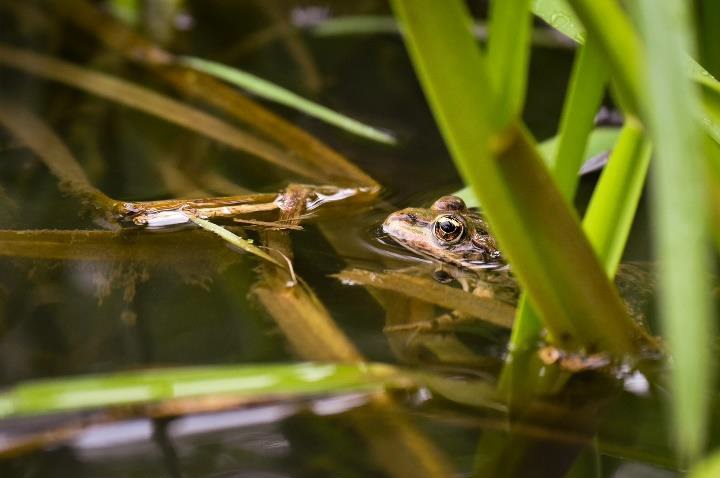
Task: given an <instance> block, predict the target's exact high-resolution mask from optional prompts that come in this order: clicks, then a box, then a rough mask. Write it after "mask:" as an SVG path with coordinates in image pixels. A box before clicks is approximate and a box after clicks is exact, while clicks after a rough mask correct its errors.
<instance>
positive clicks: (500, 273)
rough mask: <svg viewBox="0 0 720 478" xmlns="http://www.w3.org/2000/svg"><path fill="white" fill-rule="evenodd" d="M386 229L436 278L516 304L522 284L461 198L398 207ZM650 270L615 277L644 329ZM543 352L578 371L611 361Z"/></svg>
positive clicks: (625, 267)
mask: <svg viewBox="0 0 720 478" xmlns="http://www.w3.org/2000/svg"><path fill="white" fill-rule="evenodd" d="M381 230H382V232H383V234H384V235H385V236H387V237H388V238H389V239H390V240H391V241H393V242H394V243H395V244H397V245H399V246H401V247H403V248H405V249H406V250H408V251H410V252H411V253H413V254H414V255H415V256H419V257H421V258H424V259H426V260H430V261H431V262H434V263H435V264H437V266H436V268H435V270H434V272H433V277H434V278H435V279H436V280H439V281H440V282H447V283H449V282H452V281H455V280H456V281H457V282H458V283H459V284H460V285H461V286H462V288H463V290H465V291H466V292H470V293H474V294H479V295H484V296H486V297H490V298H493V299H498V300H502V301H505V302H508V303H510V304H512V305H513V306H515V305H517V299H518V296H519V287H518V285H517V282H516V281H515V279H514V277H513V276H512V271H511V268H510V266H509V265H508V263H507V261H506V260H505V258H504V256H503V254H502V251H501V250H500V247H499V245H498V243H497V241H496V239H495V237H494V236H493V233H492V230H491V228H490V225H489V224H488V222H487V220H486V219H485V217H484V216H483V215H482V213H481V212H480V211H478V210H476V209H473V208H468V207H467V206H466V204H465V202H464V201H463V200H462V199H461V198H460V197H457V196H453V195H448V196H442V197H440V198H439V199H437V200H436V201H435V202H433V203H432V205H431V206H430V207H429V208H412V207H411V208H405V209H401V210H398V211H395V212H393V213H391V214H390V215H388V216H387V218H386V219H385V221H384V222H383V224H382V226H381ZM651 269H652V268H651V266H650V265H649V264H641V263H626V264H621V266H620V268H619V270H618V274H617V276H616V281H615V282H616V286H617V287H618V290H619V292H620V294H621V296H622V297H623V299H624V302H625V306H626V309H627V311H628V313H629V314H630V315H631V317H633V318H634V319H635V321H636V322H637V323H638V324H639V325H641V326H642V327H643V329H647V327H646V325H645V322H646V317H645V313H646V310H647V306H648V304H649V302H650V299H651V297H652V291H653V290H654V281H653V274H652V271H651ZM499 291H501V293H499ZM502 292H504V293H502ZM466 319H467V317H463V316H462V315H461V314H458V313H456V312H452V313H451V314H449V315H448V314H444V315H443V316H441V317H440V318H438V319H436V320H435V321H434V323H433V324H417V323H415V324H408V325H406V326H405V325H401V326H394V327H392V329H391V331H398V330H408V329H414V330H416V331H421V332H428V331H430V330H437V328H438V324H452V323H455V324H457V323H458V322H459V321H461V320H466ZM386 329H387V328H386ZM540 357H541V359H542V360H543V361H545V362H546V363H550V362H560V363H561V365H562V364H563V363H565V362H567V363H568V364H572V365H569V366H568V368H573V369H574V370H575V371H577V370H581V369H583V368H586V369H589V368H599V367H603V366H605V365H607V360H605V358H604V357H595V356H591V357H576V356H574V355H568V354H565V353H564V352H562V351H558V350H556V349H554V348H552V347H545V348H544V349H542V350H541V353H540ZM578 364H579V365H578Z"/></svg>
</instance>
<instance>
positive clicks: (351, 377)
mask: <svg viewBox="0 0 720 478" xmlns="http://www.w3.org/2000/svg"><path fill="white" fill-rule="evenodd" d="M394 374H395V372H394V369H393V368H392V367H390V366H387V365H375V364H360V365H355V364H315V363H296V364H279V365H277V364H273V365H242V366H236V365H228V366H207V367H186V368H168V369H156V370H142V371H133V372H121V373H115V374H108V375H89V376H81V377H75V378H60V379H53V380H40V381H34V382H25V383H22V384H20V385H17V386H15V387H12V388H10V389H7V390H6V391H4V392H2V393H0V418H7V417H13V416H22V415H36V414H44V413H55V412H62V411H69V410H81V409H92V408H102V407H111V406H119V405H131V404H141V403H150V402H156V401H160V400H174V399H190V398H195V397H208V396H214V395H232V396H236V397H247V398H252V397H264V396H271V395H282V396H290V397H297V396H300V395H308V394H328V393H341V392H348V391H380V390H382V389H383V387H384V383H385V382H387V381H389V380H391V379H392V376H393V375H394Z"/></svg>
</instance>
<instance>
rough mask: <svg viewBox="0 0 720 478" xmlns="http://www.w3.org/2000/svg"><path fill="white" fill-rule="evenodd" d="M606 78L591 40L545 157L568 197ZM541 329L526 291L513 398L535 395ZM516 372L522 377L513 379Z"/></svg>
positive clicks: (505, 379) (510, 387)
mask: <svg viewBox="0 0 720 478" xmlns="http://www.w3.org/2000/svg"><path fill="white" fill-rule="evenodd" d="M606 82H607V69H606V67H605V64H604V62H603V59H602V55H601V52H600V50H599V48H598V45H597V43H596V42H595V41H594V40H590V41H588V42H587V43H586V44H585V45H583V46H582V47H581V48H580V50H579V51H578V53H577V57H576V60H575V64H574V66H573V72H572V75H571V77H570V86H569V88H568V95H567V97H566V99H565V105H564V108H563V113H562V117H561V120H560V131H559V133H558V136H557V139H556V141H555V144H554V147H553V148H552V151H548V154H547V155H546V156H545V162H546V164H547V165H548V167H549V169H550V172H551V174H552V175H553V177H554V179H555V181H556V183H557V185H558V188H559V189H560V191H561V193H562V194H563V196H564V197H565V198H566V199H567V200H568V201H569V200H571V199H572V197H573V195H574V194H575V189H576V187H577V183H578V170H579V169H580V165H581V164H582V162H583V158H584V157H585V156H584V152H585V150H586V149H587V145H588V140H589V138H590V133H591V131H592V128H593V120H594V117H595V113H596V112H597V110H598V108H599V106H600V102H601V100H602V95H603V92H604V91H605V84H606ZM548 149H549V148H548ZM541 329H542V322H541V320H540V317H539V315H538V313H537V311H536V310H534V309H533V308H532V307H531V305H530V303H529V302H528V300H527V295H526V294H523V296H522V297H521V298H520V302H519V304H518V311H517V315H516V320H515V326H514V327H513V332H512V336H511V337H510V350H511V353H512V354H513V360H511V361H509V362H508V364H507V365H506V367H505V369H504V370H503V374H502V377H501V380H500V383H501V387H502V388H503V389H505V391H506V392H507V393H508V398H509V399H510V400H513V399H516V398H517V397H527V398H529V397H531V396H532V395H533V394H532V392H530V393H528V389H530V390H532V389H533V387H534V385H533V382H532V380H531V379H530V377H533V376H535V374H529V373H527V372H528V369H529V368H530V367H533V366H534V365H537V363H536V362H537V359H536V358H535V357H528V356H526V355H527V354H528V353H532V351H533V350H534V349H535V345H536V344H537V342H538V339H539V336H540V333H541ZM533 364H534V365H533ZM516 376H517V377H522V378H521V379H520V380H513V378H514V377H516ZM540 380H541V381H542V382H543V383H544V384H545V385H542V386H541V388H545V389H547V388H549V387H551V386H552V385H549V384H550V383H551V382H553V381H554V377H550V376H548V375H545V376H543V378H541V379H540Z"/></svg>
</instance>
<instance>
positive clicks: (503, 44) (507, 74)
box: [487, 0, 532, 125]
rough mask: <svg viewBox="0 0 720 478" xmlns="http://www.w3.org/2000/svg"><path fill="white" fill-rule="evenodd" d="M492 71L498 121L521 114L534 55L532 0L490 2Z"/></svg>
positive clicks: (490, 62) (488, 47)
mask: <svg viewBox="0 0 720 478" xmlns="http://www.w3.org/2000/svg"><path fill="white" fill-rule="evenodd" d="M488 27H489V34H490V36H489V39H488V45H487V62H488V71H489V72H490V81H491V82H492V86H493V89H494V90H495V95H496V99H495V114H496V115H497V122H498V124H501V125H505V124H507V123H508V122H510V121H511V120H512V119H514V118H517V117H518V116H519V115H520V113H521V112H522V107H523V104H524V103H525V89H526V86H527V70H528V62H529V59H530V32H531V31H532V14H531V12H530V0H495V1H493V2H491V3H490V22H489V25H488Z"/></svg>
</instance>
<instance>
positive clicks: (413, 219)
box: [405, 214, 417, 224]
mask: <svg viewBox="0 0 720 478" xmlns="http://www.w3.org/2000/svg"><path fill="white" fill-rule="evenodd" d="M405 218H406V219H407V220H408V222H409V223H410V224H415V223H416V222H417V216H416V215H415V214H407V215H406V216H405Z"/></svg>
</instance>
